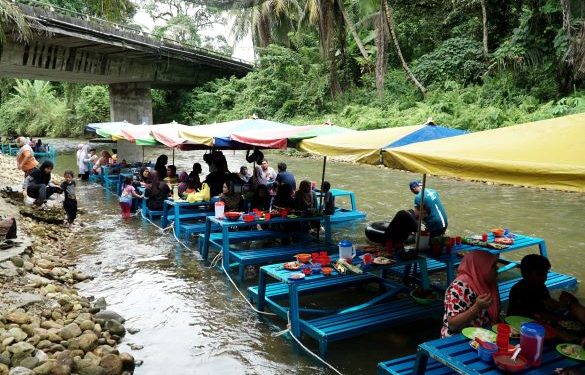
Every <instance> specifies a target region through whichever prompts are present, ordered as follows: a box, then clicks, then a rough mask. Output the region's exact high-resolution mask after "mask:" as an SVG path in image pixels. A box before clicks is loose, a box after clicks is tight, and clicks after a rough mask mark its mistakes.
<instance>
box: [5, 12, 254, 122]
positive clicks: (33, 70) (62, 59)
mask: <svg viewBox="0 0 585 375" xmlns="http://www.w3.org/2000/svg"><path fill="white" fill-rule="evenodd" d="M19 6H20V8H21V9H22V10H23V12H24V13H25V15H26V16H27V18H28V19H29V20H30V21H31V25H32V27H33V29H34V31H35V33H34V35H33V38H32V40H30V41H29V42H28V43H26V44H25V43H23V42H19V41H18V40H16V38H14V37H13V36H12V35H10V34H9V35H8V38H7V40H6V42H5V44H4V45H2V46H0V77H8V78H24V79H35V80H46V81H67V82H77V83H92V84H108V85H109V88H110V89H109V91H110V113H111V117H112V120H113V121H122V120H126V121H129V122H131V123H135V124H140V123H142V122H144V123H147V124H151V123H152V98H151V95H150V89H151V88H180V87H184V88H189V87H195V86H198V85H201V84H203V83H205V82H207V81H209V80H212V79H214V78H218V77H230V76H237V77H241V76H243V75H245V74H246V73H247V72H249V71H251V70H252V65H250V64H249V63H246V62H244V61H241V60H237V59H233V58H230V57H226V56H223V55H221V54H218V53H215V52H213V51H208V50H204V49H199V48H194V47H185V46H182V45H180V44H178V43H174V42H172V41H169V40H162V41H161V40H158V39H155V38H153V37H152V36H150V35H148V34H146V33H144V32H142V31H139V30H136V29H132V28H129V27H124V26H122V25H117V24H113V23H110V22H107V21H103V20H99V19H83V18H80V17H74V16H71V15H66V14H63V13H61V12H59V13H57V12H55V11H51V10H46V9H42V8H38V7H32V6H29V5H24V4H19Z"/></svg>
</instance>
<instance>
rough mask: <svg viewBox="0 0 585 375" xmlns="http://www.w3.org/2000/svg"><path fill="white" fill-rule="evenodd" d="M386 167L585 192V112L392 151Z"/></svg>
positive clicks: (387, 157) (386, 151)
mask: <svg viewBox="0 0 585 375" xmlns="http://www.w3.org/2000/svg"><path fill="white" fill-rule="evenodd" d="M384 165H386V166H387V167H390V168H398V169H405V170H409V171H412V172H419V173H430V174H436V175H441V176H450V177H459V178H464V179H472V180H482V181H493V182H498V183H505V184H514V185H521V186H531V187H538V188H548V189H558V190H572V191H580V192H585V113H581V114H577V115H570V116H564V117H559V118H554V119H550V120H543V121H536V122H531V123H526V124H521V125H516V126H509V127H506V128H499V129H494V130H486V131H482V132H477V133H470V134H466V135H462V136H459V137H453V138H444V139H439V140H434V141H428V142H421V143H414V144H410V145H407V146H403V147H397V148H393V149H387V150H385V152H384Z"/></svg>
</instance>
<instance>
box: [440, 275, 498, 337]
mask: <svg viewBox="0 0 585 375" xmlns="http://www.w3.org/2000/svg"><path fill="white" fill-rule="evenodd" d="M476 299H477V293H475V292H474V291H473V290H472V289H471V288H470V287H469V286H468V285H467V284H466V283H465V282H463V281H461V280H457V279H455V280H454V281H453V282H452V283H451V285H450V286H449V288H448V289H447V291H446V292H445V302H444V303H445V315H443V328H441V337H447V336H451V335H454V334H456V333H458V332H457V331H452V330H450V329H449V324H448V323H447V318H452V317H454V316H457V315H458V314H460V313H462V312H465V311H467V310H469V308H471V306H473V304H474V303H475V300H476ZM490 323H491V318H490V316H489V314H488V311H487V310H486V309H484V310H482V311H481V312H480V313H479V315H478V316H477V317H475V318H474V319H473V320H472V321H471V322H470V324H469V325H470V326H474V327H486V326H489V325H490Z"/></svg>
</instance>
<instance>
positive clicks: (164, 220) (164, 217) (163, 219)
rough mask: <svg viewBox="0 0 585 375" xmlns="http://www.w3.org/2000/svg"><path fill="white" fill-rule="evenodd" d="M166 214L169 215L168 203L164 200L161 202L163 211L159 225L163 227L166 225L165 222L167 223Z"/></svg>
mask: <svg viewBox="0 0 585 375" xmlns="http://www.w3.org/2000/svg"><path fill="white" fill-rule="evenodd" d="M168 216H169V205H168V203H167V202H166V201H164V202H163V213H162V217H161V218H160V225H161V226H162V227H163V228H166V227H167V223H168V221H169V220H168Z"/></svg>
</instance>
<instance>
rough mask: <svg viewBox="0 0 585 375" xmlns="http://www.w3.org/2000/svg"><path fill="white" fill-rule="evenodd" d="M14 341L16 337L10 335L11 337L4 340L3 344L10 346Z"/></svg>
mask: <svg viewBox="0 0 585 375" xmlns="http://www.w3.org/2000/svg"><path fill="white" fill-rule="evenodd" d="M14 341H15V338H14V337H12V336H10V337H7V338H5V339H4V340H2V345H3V346H4V347H7V346H10V345H11V344H12V343H13V342H14Z"/></svg>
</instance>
